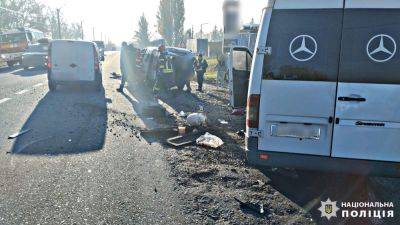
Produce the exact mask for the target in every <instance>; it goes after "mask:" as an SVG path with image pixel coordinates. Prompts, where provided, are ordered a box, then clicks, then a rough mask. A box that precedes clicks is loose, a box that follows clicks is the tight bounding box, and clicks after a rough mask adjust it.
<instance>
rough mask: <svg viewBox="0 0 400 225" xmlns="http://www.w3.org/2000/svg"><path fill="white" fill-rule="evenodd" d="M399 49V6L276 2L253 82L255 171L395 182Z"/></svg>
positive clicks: (399, 146)
mask: <svg viewBox="0 0 400 225" xmlns="http://www.w3.org/2000/svg"><path fill="white" fill-rule="evenodd" d="M399 44H400V1H398V0H380V1H376V0H330V1H326V0H301V1H298V0H270V1H269V3H268V7H267V8H265V9H264V12H263V16H262V21H261V26H260V30H259V34H258V38H257V44H256V50H255V52H254V58H253V60H252V68H251V75H250V79H249V83H250V84H249V93H248V101H247V104H248V106H247V107H248V110H247V122H246V123H247V132H246V151H247V156H248V161H249V163H251V164H253V165H257V166H269V167H284V168H299V169H306V170H321V171H335V172H346V173H356V174H366V175H382V176H393V177H399V176H400V74H399V73H400V52H399V50H398V46H399ZM242 59H243V60H247V61H248V59H246V57H245V58H242ZM243 63H244V62H243ZM236 89H237V90H240V89H241V88H236Z"/></svg>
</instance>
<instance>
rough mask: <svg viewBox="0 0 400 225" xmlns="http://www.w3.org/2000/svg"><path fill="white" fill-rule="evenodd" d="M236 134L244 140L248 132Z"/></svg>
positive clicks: (242, 131)
mask: <svg viewBox="0 0 400 225" xmlns="http://www.w3.org/2000/svg"><path fill="white" fill-rule="evenodd" d="M236 134H237V135H238V136H239V137H241V138H244V137H245V136H246V132H245V131H244V130H239V131H238V132H236Z"/></svg>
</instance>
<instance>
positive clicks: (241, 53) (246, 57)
mask: <svg viewBox="0 0 400 225" xmlns="http://www.w3.org/2000/svg"><path fill="white" fill-rule="evenodd" d="M252 58H253V56H252V54H251V53H250V51H249V49H248V48H246V47H233V48H231V50H230V53H229V57H228V62H227V65H228V74H229V94H230V98H231V99H230V102H231V106H232V107H233V108H244V107H246V103H247V94H248V90H249V79H250V69H251V63H252Z"/></svg>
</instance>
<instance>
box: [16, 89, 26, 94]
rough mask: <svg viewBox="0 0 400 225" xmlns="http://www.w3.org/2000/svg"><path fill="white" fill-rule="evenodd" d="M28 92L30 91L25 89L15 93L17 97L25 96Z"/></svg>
mask: <svg viewBox="0 0 400 225" xmlns="http://www.w3.org/2000/svg"><path fill="white" fill-rule="evenodd" d="M28 91H29V90H27V89H24V90H22V91H19V92H17V93H15V94H16V95H23V94H25V93H26V92H28Z"/></svg>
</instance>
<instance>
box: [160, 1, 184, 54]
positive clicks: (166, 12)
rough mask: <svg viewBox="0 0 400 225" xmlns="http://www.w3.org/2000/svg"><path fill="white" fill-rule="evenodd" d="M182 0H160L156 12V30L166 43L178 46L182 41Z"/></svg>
mask: <svg viewBox="0 0 400 225" xmlns="http://www.w3.org/2000/svg"><path fill="white" fill-rule="evenodd" d="M184 23H185V4H184V0H160V5H159V8H158V13H157V24H158V32H159V33H160V34H161V36H162V37H163V38H164V39H165V42H166V43H167V44H168V45H175V46H179V45H181V44H182V42H184V37H185V33H184Z"/></svg>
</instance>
